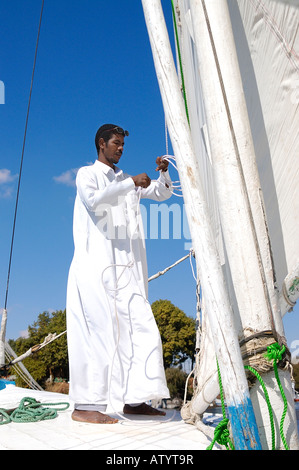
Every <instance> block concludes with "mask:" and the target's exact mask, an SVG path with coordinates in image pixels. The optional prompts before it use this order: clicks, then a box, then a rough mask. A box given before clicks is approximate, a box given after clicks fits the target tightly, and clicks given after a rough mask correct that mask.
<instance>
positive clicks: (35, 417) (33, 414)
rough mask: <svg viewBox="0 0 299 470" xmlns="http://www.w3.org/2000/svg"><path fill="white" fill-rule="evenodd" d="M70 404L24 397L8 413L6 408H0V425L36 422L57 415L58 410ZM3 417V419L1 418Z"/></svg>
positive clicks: (62, 409)
mask: <svg viewBox="0 0 299 470" xmlns="http://www.w3.org/2000/svg"><path fill="white" fill-rule="evenodd" d="M69 406H70V404H69V403H67V402H61V403H40V402H38V401H37V400H36V399H35V398H31V397H25V398H23V399H22V400H21V402H20V404H19V406H18V408H16V409H15V410H13V411H12V413H10V412H9V411H8V410H4V409H3V408H0V418H1V416H2V420H1V421H0V425H2V424H8V423H11V422H14V423H36V422H37V421H45V420H47V419H54V418H56V417H57V414H58V411H65V410H67V409H68V408H69ZM3 418H4V419H3Z"/></svg>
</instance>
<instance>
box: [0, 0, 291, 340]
mask: <svg viewBox="0 0 299 470" xmlns="http://www.w3.org/2000/svg"><path fill="white" fill-rule="evenodd" d="M162 5H163V8H164V12H165V15H166V19H167V22H168V25H169V31H170V36H171V39H172V38H173V32H172V21H171V4H170V0H163V1H162ZM40 7H41V1H37V0H27V1H24V0H15V1H14V2H2V4H1V7H0V29H1V35H2V45H1V50H0V65H1V68H0V80H1V81H2V82H3V83H4V85H5V104H4V105H0V120H1V126H0V215H1V235H0V240H1V242H0V308H2V307H3V304H4V295H5V289H6V279H7V269H8V259H9V250H10V241H11V232H12V223H13V213H14V206H15V197H16V188H17V178H18V173H19V166H20V158H21V149H22V142H23V135H24V127H25V117H26V110H27V102H28V95H29V88H30V80H31V72H32V65H33V57H34V50H35V42H36V36H37V26H38V21H39V14H40ZM105 122H112V123H116V124H119V125H121V126H123V127H124V128H126V129H128V130H129V131H130V136H129V137H128V138H127V139H126V149H125V153H124V155H123V156H122V160H121V166H122V168H124V169H125V170H126V171H127V172H128V173H131V174H137V173H140V172H144V171H145V172H147V173H148V174H149V176H151V177H152V178H154V177H155V176H156V173H155V171H154V170H155V159H156V157H157V156H159V155H163V154H165V152H166V143H165V128H164V113H163V108H162V104H161V99H160V93H159V89H158V84H157V80H156V75H155V70H154V66H153V60H152V54H151V50H150V45H149V40H148V36H147V31H146V26H145V21H144V16H143V10H142V5H141V1H139V0H129V1H127V2H124V1H123V0H114V1H113V2H110V1H103V0H87V1H83V0H73V1H72V2H71V1H70V0H50V1H49V0H46V2H45V8H44V15H43V22H42V30H41V36H40V43H39V51H38V59H37V68H36V74H35V82H34V88H33V95H32V102H31V111H30V118H29V127H28V134H27V142H26V149H25V155H24V166H23V174H22V182H21V190H20V201H19V208H18V216H17V224H16V235H15V242H14V251H13V259H12V267H11V278H10V286H9V296H8V326H7V338H14V339H15V338H17V337H18V336H20V334H22V332H24V331H25V330H26V329H27V327H28V325H32V323H33V322H34V321H35V320H36V319H37V316H38V314H39V313H41V312H43V311H55V310H58V309H64V308H65V295H66V283H67V275H68V269H69V265H70V262H71V259H72V255H73V239H72V215H73V203H74V198H75V188H74V186H73V179H74V174H75V171H76V169H77V168H79V167H80V166H83V165H85V164H87V163H89V162H93V161H94V160H95V159H96V152H95V147H94V135H95V132H96V130H97V128H98V127H99V126H100V125H101V124H103V123H105ZM3 170H7V171H6V172H5V171H3ZM171 173H172V176H173V178H174V179H177V175H176V174H175V170H172V169H171ZM169 204H179V205H180V207H181V205H182V200H181V199H179V198H175V197H173V198H172V199H171V200H170V201H169ZM146 208H147V210H148V211H149V205H146ZM181 228H183V227H181ZM185 235H186V238H187V240H186V239H185V238H184V237H183V238H181V239H178V240H176V239H174V237H173V233H171V234H170V238H169V239H166V240H150V239H148V240H147V252H148V268H149V275H152V274H154V273H156V272H157V271H159V270H160V269H163V268H165V267H166V266H168V265H170V264H172V263H173V262H174V261H176V260H177V259H179V258H181V257H182V256H184V255H185V254H186V253H187V251H186V247H185V243H186V241H187V242H188V233H185ZM149 296H150V301H151V302H153V301H154V300H156V299H160V298H161V299H169V300H171V301H172V302H173V303H174V304H175V305H177V306H178V307H179V308H181V309H182V310H184V311H185V313H186V314H187V315H189V316H195V309H196V296H195V281H194V279H193V276H192V271H191V268H190V264H189V262H188V261H185V262H184V263H183V264H181V265H180V266H179V267H177V268H175V269H173V270H172V271H170V272H169V273H168V274H167V275H165V276H164V277H162V278H160V279H159V280H156V281H153V282H151V283H150V286H149ZM285 318H286V320H285V326H286V334H287V338H288V341H289V343H290V342H292V341H294V340H299V334H298V308H297V314H296V315H295V313H292V314H288V315H287V317H285Z"/></svg>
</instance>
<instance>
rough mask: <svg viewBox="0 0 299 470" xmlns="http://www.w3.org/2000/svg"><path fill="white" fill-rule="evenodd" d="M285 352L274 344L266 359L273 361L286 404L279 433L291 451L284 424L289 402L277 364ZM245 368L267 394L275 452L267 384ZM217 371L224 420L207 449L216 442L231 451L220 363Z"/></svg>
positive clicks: (257, 374)
mask: <svg viewBox="0 0 299 470" xmlns="http://www.w3.org/2000/svg"><path fill="white" fill-rule="evenodd" d="M285 351H286V347H285V346H284V345H282V346H280V345H279V344H278V343H274V344H270V345H269V346H268V348H267V353H266V354H265V355H264V356H265V357H266V359H267V360H268V361H273V369H274V373H275V378H276V381H277V384H278V387H279V390H280V393H281V396H282V399H283V402H284V409H283V413H282V417H281V420H280V426H279V432H280V437H281V440H282V442H283V445H284V447H285V449H286V450H289V447H288V445H287V442H286V438H285V436H284V432H283V424H284V420H285V417H286V413H287V408H288V402H287V399H286V396H285V393H284V390H283V387H282V385H281V382H280V379H279V375H278V368H277V362H279V361H281V360H282V356H283V354H284V353H285ZM244 368H245V369H247V370H249V371H250V372H252V373H253V374H254V375H255V376H256V378H257V379H258V380H259V382H260V384H261V386H262V389H263V392H264V394H265V400H266V403H267V407H268V412H269V417H270V425H271V436H272V450H275V428H274V418H273V411H272V406H271V403H270V398H269V394H268V392H267V389H266V386H265V383H264V381H263V379H262V377H261V376H260V374H259V373H258V372H257V371H256V370H255V369H254V368H253V367H251V366H244ZM217 370H218V379H219V387H220V397H221V408H222V414H223V419H222V421H221V422H220V423H219V424H218V426H216V429H215V432H214V439H213V441H212V442H211V444H210V445H209V446H208V447H207V450H212V449H213V446H214V444H215V442H217V443H218V444H221V445H224V446H225V447H226V449H227V450H229V446H230V447H231V449H234V447H233V444H232V443H231V441H230V439H229V431H228V429H227V425H228V422H229V420H228V419H227V418H226V414H225V404H224V395H223V387H222V381H221V374H220V369H219V365H218V361H217Z"/></svg>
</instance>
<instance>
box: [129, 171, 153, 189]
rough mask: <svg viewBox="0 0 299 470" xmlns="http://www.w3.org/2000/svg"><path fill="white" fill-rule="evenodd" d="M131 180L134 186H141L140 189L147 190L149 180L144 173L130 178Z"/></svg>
mask: <svg viewBox="0 0 299 470" xmlns="http://www.w3.org/2000/svg"><path fill="white" fill-rule="evenodd" d="M132 179H133V181H134V183H135V186H141V188H147V187H148V186H149V185H150V184H151V179H150V178H149V176H147V174H146V173H141V174H140V175H136V176H132Z"/></svg>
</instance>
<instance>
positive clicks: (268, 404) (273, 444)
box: [244, 366, 275, 450]
mask: <svg viewBox="0 0 299 470" xmlns="http://www.w3.org/2000/svg"><path fill="white" fill-rule="evenodd" d="M244 367H245V369H248V370H250V371H251V372H252V373H253V374H254V375H255V376H256V378H257V379H258V381H259V382H260V384H261V386H262V389H263V391H264V394H265V399H266V403H267V407H268V412H269V417H270V424H271V436H272V450H275V428H274V418H273V411H272V406H271V403H270V398H269V394H268V392H267V389H266V386H265V383H264V381H263V379H262V377H261V376H260V374H259V373H258V372H257V371H256V370H255V369H253V367H250V366H244Z"/></svg>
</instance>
